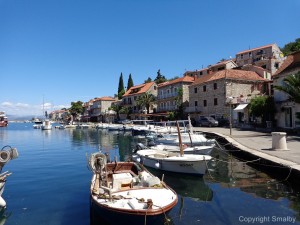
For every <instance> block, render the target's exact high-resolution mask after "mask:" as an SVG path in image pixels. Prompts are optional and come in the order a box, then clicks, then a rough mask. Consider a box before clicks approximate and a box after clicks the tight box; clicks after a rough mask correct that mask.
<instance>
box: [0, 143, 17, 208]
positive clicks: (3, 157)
mask: <svg viewBox="0 0 300 225" xmlns="http://www.w3.org/2000/svg"><path fill="white" fill-rule="evenodd" d="M18 156H19V153H18V151H17V149H16V148H12V147H11V146H9V145H6V146H4V147H3V148H2V149H1V150H0V173H1V174H0V208H5V207H6V202H5V200H4V199H3V198H2V194H3V191H4V187H5V183H6V178H7V177H8V176H10V175H11V173H10V172H8V171H5V172H3V173H2V169H3V167H4V166H5V164H6V163H8V162H9V161H10V160H12V159H15V158H18Z"/></svg>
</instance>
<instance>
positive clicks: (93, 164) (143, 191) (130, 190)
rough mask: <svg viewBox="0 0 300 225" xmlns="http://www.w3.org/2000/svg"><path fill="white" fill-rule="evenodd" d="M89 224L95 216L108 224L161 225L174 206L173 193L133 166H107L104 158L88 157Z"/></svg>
mask: <svg viewBox="0 0 300 225" xmlns="http://www.w3.org/2000/svg"><path fill="white" fill-rule="evenodd" d="M89 167H90V169H91V171H92V172H93V177H92V181H91V189H90V200H91V209H90V210H91V220H93V218H94V217H95V216H96V215H99V216H101V217H102V218H105V221H106V222H107V223H109V224H122V225H125V224H126V225H127V224H128V225H154V224H164V222H166V220H168V219H167V213H168V212H169V211H170V210H171V209H172V208H173V207H174V206H175V205H176V204H177V202H178V197H177V194H176V192H175V191H174V190H172V189H171V188H170V187H169V186H167V184H166V183H165V182H164V181H163V179H162V180H160V179H159V178H158V177H156V176H154V175H152V174H151V173H150V172H149V171H148V170H146V169H145V168H144V167H142V166H141V165H139V164H138V163H135V162H107V158H106V156H105V155H104V154H102V153H100V152H97V153H93V154H91V156H90V158H89Z"/></svg>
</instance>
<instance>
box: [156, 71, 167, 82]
mask: <svg viewBox="0 0 300 225" xmlns="http://www.w3.org/2000/svg"><path fill="white" fill-rule="evenodd" d="M154 81H155V83H157V84H160V83H163V82H166V81H167V79H166V78H165V76H164V75H162V74H161V73H160V70H158V71H157V76H156V78H155V79H154Z"/></svg>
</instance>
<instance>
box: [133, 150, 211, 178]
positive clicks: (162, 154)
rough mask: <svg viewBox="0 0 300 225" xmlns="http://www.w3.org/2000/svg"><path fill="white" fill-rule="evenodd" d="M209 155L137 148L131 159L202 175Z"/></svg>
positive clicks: (171, 169) (171, 170) (155, 167)
mask: <svg viewBox="0 0 300 225" xmlns="http://www.w3.org/2000/svg"><path fill="white" fill-rule="evenodd" d="M211 159H212V157H211V156H209V155H198V154H182V155H181V154H180V153H175V152H169V151H165V150H159V149H144V150H139V151H137V152H136V153H135V154H133V155H132V160H133V161H135V162H139V163H141V164H143V165H145V166H148V167H151V168H154V169H158V170H164V171H169V172H176V173H187V174H195V175H201V176H202V175H204V174H205V173H206V171H207V163H208V162H209V161H210V160H211Z"/></svg>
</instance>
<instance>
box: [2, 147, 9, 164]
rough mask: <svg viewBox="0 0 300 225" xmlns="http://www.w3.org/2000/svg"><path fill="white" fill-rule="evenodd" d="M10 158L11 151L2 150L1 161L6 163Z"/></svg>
mask: <svg viewBox="0 0 300 225" xmlns="http://www.w3.org/2000/svg"><path fill="white" fill-rule="evenodd" d="M9 160H10V152H9V151H7V150H4V151H3V150H2V151H0V162H2V163H6V162H8V161H9Z"/></svg>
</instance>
